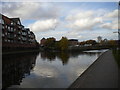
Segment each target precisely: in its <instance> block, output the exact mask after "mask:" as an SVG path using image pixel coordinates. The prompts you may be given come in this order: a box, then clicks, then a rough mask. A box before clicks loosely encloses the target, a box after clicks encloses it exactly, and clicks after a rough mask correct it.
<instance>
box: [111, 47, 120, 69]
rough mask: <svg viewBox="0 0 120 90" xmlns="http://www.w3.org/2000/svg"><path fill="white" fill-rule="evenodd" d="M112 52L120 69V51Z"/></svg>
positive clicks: (114, 50)
mask: <svg viewBox="0 0 120 90" xmlns="http://www.w3.org/2000/svg"><path fill="white" fill-rule="evenodd" d="M112 51H113V55H114V58H115V60H116V62H117V64H118V66H119V67H120V49H113V50H112Z"/></svg>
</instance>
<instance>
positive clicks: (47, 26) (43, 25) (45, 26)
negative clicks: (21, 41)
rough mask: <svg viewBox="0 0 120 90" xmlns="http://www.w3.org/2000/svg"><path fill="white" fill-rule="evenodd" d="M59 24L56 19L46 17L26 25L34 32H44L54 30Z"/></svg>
mask: <svg viewBox="0 0 120 90" xmlns="http://www.w3.org/2000/svg"><path fill="white" fill-rule="evenodd" d="M58 24H59V20H57V19H47V20H38V21H36V22H34V23H33V24H30V25H28V27H30V29H31V30H32V31H34V32H45V31H49V30H54V29H55V28H56V26H57V25H58Z"/></svg>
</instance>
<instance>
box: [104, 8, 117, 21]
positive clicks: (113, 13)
mask: <svg viewBox="0 0 120 90" xmlns="http://www.w3.org/2000/svg"><path fill="white" fill-rule="evenodd" d="M104 18H109V19H110V18H118V9H115V10H114V11H112V12H109V13H107V14H105V15H104Z"/></svg>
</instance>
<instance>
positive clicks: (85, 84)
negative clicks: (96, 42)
mask: <svg viewBox="0 0 120 90" xmlns="http://www.w3.org/2000/svg"><path fill="white" fill-rule="evenodd" d="M69 88H118V66H117V63H116V61H115V60H114V57H113V55H112V51H111V50H109V51H106V52H105V53H103V54H102V55H101V56H100V57H99V58H98V59H97V60H96V61H95V62H94V63H93V64H92V65H91V66H90V67H89V68H88V69H87V70H86V71H85V72H84V73H83V74H82V75H80V76H79V77H78V78H77V79H76V80H75V82H74V83H73V84H72V85H70V87H69Z"/></svg>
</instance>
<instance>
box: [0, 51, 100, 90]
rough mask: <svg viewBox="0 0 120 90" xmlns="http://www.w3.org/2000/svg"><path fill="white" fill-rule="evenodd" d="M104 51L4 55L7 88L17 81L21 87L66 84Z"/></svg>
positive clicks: (3, 63)
mask: <svg viewBox="0 0 120 90" xmlns="http://www.w3.org/2000/svg"><path fill="white" fill-rule="evenodd" d="M100 54H101V52H36V53H35V52H34V53H26V54H25V53H24V54H18V55H16V54H11V55H3V58H2V85H3V88H7V87H12V86H14V85H17V87H18V88H24V87H27V88H29V87H37V88H44V87H45V88H46V87H48V88H51V87H52V88H55V87H57V88H58V87H59V88H60V87H61V88H66V87H68V86H69V85H70V84H71V83H72V82H73V81H74V80H75V79H76V78H77V77H78V76H79V75H80V74H81V73H82V72H83V71H84V70H85V69H86V68H87V67H88V66H89V65H90V64H91V63H92V62H93V61H95V59H96V58H97V57H98V56H99V55H100ZM96 55H97V56H96ZM61 63H62V64H61ZM33 68H34V70H33ZM32 70H33V71H32ZM28 75H29V77H26V76H28ZM23 78H24V79H23ZM51 82H52V83H51ZM21 83H22V84H21ZM46 83H47V85H46ZM11 85H12V86H11Z"/></svg>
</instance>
